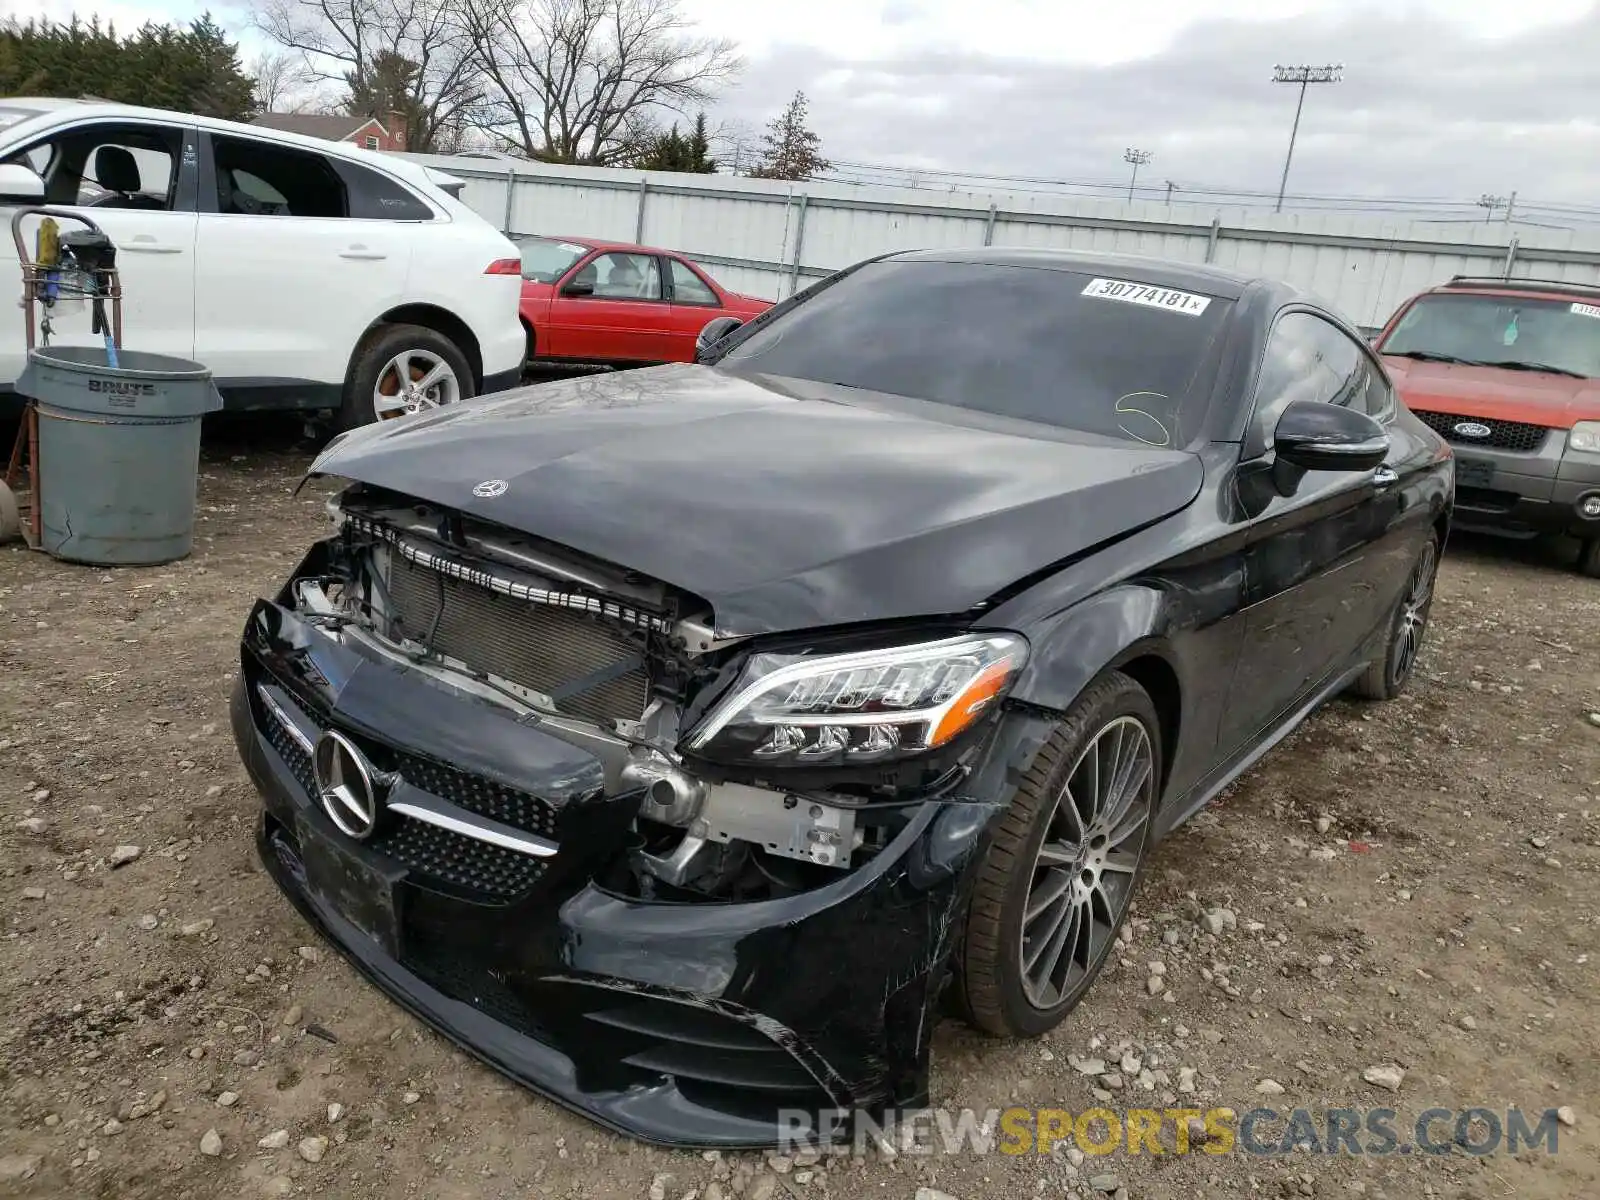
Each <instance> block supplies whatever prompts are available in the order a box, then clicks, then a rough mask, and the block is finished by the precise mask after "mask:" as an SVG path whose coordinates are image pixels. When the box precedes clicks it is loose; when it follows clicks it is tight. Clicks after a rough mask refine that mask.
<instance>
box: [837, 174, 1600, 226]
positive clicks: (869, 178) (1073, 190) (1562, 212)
mask: <svg viewBox="0 0 1600 1200" xmlns="http://www.w3.org/2000/svg"><path fill="white" fill-rule="evenodd" d="M833 167H834V169H833V171H831V172H830V173H829V176H828V177H830V178H834V179H837V180H838V181H840V182H851V183H863V184H868V183H871V184H879V185H884V186H901V187H903V186H906V184H905V182H904V180H903V179H901V178H898V177H901V176H915V177H918V178H923V179H933V180H942V181H946V182H941V183H939V184H938V190H940V191H951V190H956V189H957V188H958V187H960V186H963V185H965V186H967V187H972V188H982V187H990V186H992V185H997V184H1003V185H1007V186H1006V190H1008V191H1016V192H1031V193H1035V194H1044V195H1060V194H1062V193H1063V191H1065V192H1066V194H1069V195H1072V194H1084V193H1088V194H1089V195H1090V196H1091V197H1092V195H1093V194H1095V193H1100V192H1112V191H1116V192H1121V193H1123V194H1124V195H1126V194H1127V191H1128V184H1127V183H1126V182H1124V183H1117V182H1112V181H1108V180H1095V179H1072V178H1052V177H1048V176H1038V175H1014V174H1002V173H997V172H988V171H980V170H959V169H952V168H939V167H906V166H901V165H898V164H894V163H862V162H850V161H835V162H834V164H833ZM873 176H878V178H873ZM884 176H889V177H891V178H888V179H885V178H883V177H884ZM949 181H955V182H954V184H952V183H951V182H949ZM1029 185H1032V186H1029ZM1174 186H1175V187H1176V186H1177V185H1174ZM924 190H928V189H926V188H925V189H924ZM1133 190H1134V193H1135V195H1136V196H1140V195H1142V196H1149V197H1150V198H1152V199H1163V200H1166V199H1170V193H1169V192H1168V191H1167V190H1166V188H1165V185H1164V184H1163V185H1146V186H1143V187H1140V186H1135V187H1134V189H1133ZM1181 190H1182V192H1183V194H1184V198H1185V200H1187V201H1189V202H1191V203H1192V202H1197V201H1201V202H1217V201H1225V202H1227V203H1228V204H1230V205H1231V206H1235V207H1241V208H1257V207H1264V206H1266V205H1268V204H1272V205H1274V206H1275V193H1272V192H1264V191H1259V190H1255V189H1250V188H1238V187H1227V186H1225V185H1202V184H1193V183H1186V184H1183V185H1182V189H1181ZM1283 200H1284V202H1285V203H1293V204H1295V205H1296V206H1297V207H1300V208H1305V209H1311V210H1315V211H1345V212H1357V211H1392V212H1397V213H1405V212H1407V210H1424V209H1426V210H1440V211H1445V212H1450V213H1459V214H1463V215H1466V214H1471V213H1472V212H1473V211H1474V209H1475V208H1477V207H1479V205H1478V201H1477V200H1475V199H1467V198H1462V197H1460V196H1437V195H1436V196H1416V195H1388V196H1385V195H1374V194H1370V193H1369V194H1354V193H1347V194H1332V193H1320V192H1299V193H1297V192H1285V193H1284V196H1283ZM1507 204H1508V207H1509V206H1510V202H1509V201H1508V202H1507ZM1515 212H1516V214H1518V215H1519V216H1522V218H1523V221H1522V223H1524V224H1527V223H1530V222H1528V221H1527V220H1526V217H1527V216H1531V215H1535V214H1543V215H1546V216H1559V217H1573V218H1587V219H1591V220H1600V206H1595V205H1584V204H1574V203H1570V202H1557V201H1545V202H1540V201H1536V200H1529V199H1525V198H1523V197H1521V196H1520V195H1519V196H1517V199H1516V202H1515ZM1417 215H1420V213H1419V214H1417Z"/></svg>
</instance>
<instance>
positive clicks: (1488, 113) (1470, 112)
mask: <svg viewBox="0 0 1600 1200" xmlns="http://www.w3.org/2000/svg"><path fill="white" fill-rule="evenodd" d="M1307 61H1309V62H1313V63H1322V62H1330V61H1331V62H1339V61H1342V62H1344V63H1345V76H1344V82H1342V83H1339V84H1335V85H1312V86H1311V88H1310V89H1309V90H1308V93H1307V96H1306V103H1305V110H1304V114H1303V117H1302V120H1301V126H1300V133H1299V138H1298V140H1297V142H1296V145H1295V154H1294V164H1293V172H1292V175H1291V179H1290V191H1291V192H1292V193H1314V194H1343V195H1349V194H1352V193H1358V194H1373V195H1387V196H1408V197H1456V198H1461V199H1471V198H1472V197H1476V196H1477V195H1479V194H1480V193H1482V192H1492V193H1497V194H1501V195H1504V194H1506V193H1508V192H1510V191H1512V190H1516V191H1518V192H1519V194H1520V196H1521V197H1523V198H1526V199H1529V200H1540V201H1562V202H1568V203H1582V204H1595V203H1596V202H1597V201H1600V197H1597V195H1596V187H1595V181H1596V170H1595V166H1594V164H1596V163H1600V123H1597V120H1596V117H1597V116H1600V71H1596V69H1595V66H1594V64H1595V63H1596V62H1597V61H1600V10H1591V11H1589V12H1588V13H1587V14H1586V15H1583V16H1581V17H1580V18H1578V19H1575V20H1572V21H1569V22H1567V23H1564V24H1560V25H1554V26H1545V27H1539V28H1532V29H1525V30H1522V31H1520V32H1516V33H1513V34H1510V35H1507V36H1504V37H1500V38H1488V37H1484V36H1480V35H1476V34H1474V33H1472V32H1471V31H1470V30H1469V29H1468V28H1467V27H1464V26H1463V25H1461V24H1459V23H1456V22H1454V21H1451V20H1446V19H1443V18H1442V17H1439V16H1437V15H1429V14H1428V13H1427V12H1425V11H1421V12H1419V11H1417V10H1401V11H1400V12H1399V13H1394V12H1390V13H1388V14H1385V13H1381V12H1380V13H1376V14H1375V13H1373V12H1370V11H1369V12H1365V13H1359V14H1349V15H1345V16H1329V15H1315V14H1313V15H1308V16H1299V17H1292V18H1288V19H1282V20H1275V21H1244V20H1228V21H1209V22H1204V23H1200V24H1196V25H1192V26H1189V27H1188V28H1186V29H1184V30H1182V31H1181V33H1180V34H1178V36H1176V37H1175V38H1174V39H1173V41H1172V42H1171V44H1170V45H1168V46H1166V47H1165V48H1163V49H1162V50H1160V51H1159V52H1157V53H1154V54H1151V55H1149V56H1147V57H1143V58H1137V59H1133V60H1130V61H1123V62H1116V63H1108V64H1099V65H1097V64H1088V63H1070V62H1067V63H1063V62H1042V61H1039V60H1037V59H1031V58H1023V57H1020V56H1015V57H1007V56H999V55H994V54H988V53H981V52H976V51H970V50H959V49H937V48H930V49H924V50H916V51H907V52H905V53H901V54H895V55H889V56H877V57H873V58H871V59H856V58H852V57H850V56H849V55H848V54H844V53H839V52H835V51H829V50H826V49H822V48H818V47H814V46H795V45H786V46H778V47H776V48H775V49H773V50H772V51H770V52H769V53H767V54H764V55H762V56H759V57H756V58H754V59H753V60H752V62H751V63H750V66H749V70H748V72H747V74H746V76H745V78H744V80H743V81H742V82H741V84H740V85H739V86H738V87H737V88H736V89H735V90H734V91H732V92H731V93H730V94H729V95H728V96H727V97H726V100H725V103H724V105H723V108H724V109H725V110H726V112H727V113H728V115H731V116H734V117H740V118H744V119H746V120H750V121H753V122H763V121H765V120H766V119H769V118H770V116H771V115H772V114H774V113H775V112H776V111H777V110H778V109H779V108H781V107H782V105H783V103H784V102H785V101H786V100H787V99H788V97H789V96H790V95H792V94H793V92H794V91H795V90H796V89H804V90H806V92H807V94H808V96H809V98H810V100H811V123H812V127H813V128H814V129H816V130H817V132H818V133H819V134H821V136H822V139H823V149H824V153H825V154H827V156H828V157H829V158H831V159H833V160H834V161H835V162H846V163H869V164H880V163H883V164H902V165H907V166H920V167H944V168H956V169H960V170H965V171H973V172H980V171H981V172H986V173H994V174H1004V175H1025V176H1031V177H1049V178H1060V179H1074V180H1100V181H1114V180H1116V179H1118V178H1120V177H1122V172H1123V170H1124V167H1123V165H1122V154H1123V151H1124V149H1125V148H1126V147H1128V146H1138V147H1141V148H1144V149H1149V150H1152V151H1154V154H1155V157H1154V161H1153V162H1152V163H1151V164H1150V166H1149V167H1147V168H1144V169H1143V172H1142V174H1143V177H1144V178H1145V179H1150V180H1153V181H1155V182H1157V183H1159V182H1160V181H1163V180H1166V179H1171V180H1174V181H1176V182H1177V183H1178V184H1179V185H1180V187H1201V186H1225V187H1229V188H1237V189H1248V190H1253V191H1259V192H1266V193H1275V191H1276V188H1277V185H1278V179H1279V173H1280V171H1281V170H1282V165H1283V155H1284V150H1285V148H1286V145H1287V142H1288V138H1289V130H1290V124H1291V122H1292V120H1293V117H1294V106H1295V99H1296V97H1295V91H1296V89H1295V88H1294V87H1293V86H1286V85H1276V84H1273V83H1271V82H1270V79H1271V72H1272V67H1273V65H1274V64H1275V63H1279V62H1307ZM1520 206H1521V201H1519V207H1520Z"/></svg>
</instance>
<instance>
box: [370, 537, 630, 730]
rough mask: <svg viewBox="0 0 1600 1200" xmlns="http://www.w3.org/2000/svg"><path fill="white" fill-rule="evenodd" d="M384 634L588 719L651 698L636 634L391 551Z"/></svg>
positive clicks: (624, 711) (612, 715)
mask: <svg viewBox="0 0 1600 1200" xmlns="http://www.w3.org/2000/svg"><path fill="white" fill-rule="evenodd" d="M385 582H386V585H387V589H388V598H389V606H390V617H391V621H392V628H391V630H390V633H391V635H393V636H396V637H401V638H407V639H410V640H412V641H416V642H420V643H422V644H423V645H425V646H428V647H430V648H431V649H433V650H434V651H436V652H437V653H439V654H442V655H444V656H446V657H448V658H453V659H456V660H457V661H459V662H462V663H465V664H466V665H467V666H468V667H470V668H472V669H473V670H476V671H482V672H484V673H485V674H489V675H496V676H499V677H500V678H502V679H508V680H510V681H511V682H512V683H515V684H520V685H521V686H522V687H526V688H531V689H532V690H534V691H536V692H539V693H541V694H543V695H547V696H550V697H551V698H552V699H553V700H554V701H555V704H556V707H557V708H559V709H561V710H562V711H563V712H567V713H571V714H572V715H573V716H577V717H585V718H588V719H589V720H597V721H605V720H623V721H637V720H638V719H639V718H640V717H641V716H642V715H643V714H644V709H645V704H646V703H647V701H648V698H649V686H650V685H649V678H648V676H647V675H646V673H645V668H644V658H643V641H642V636H630V634H629V632H628V631H626V630H625V629H624V628H623V627H622V626H621V625H619V624H618V623H617V622H615V621H612V620H609V619H607V618H605V617H602V616H597V615H595V614H593V613H588V612H581V611H578V610H576V609H572V608H563V607H559V606H556V605H550V604H538V603H535V602H533V601H529V600H520V599H516V598H514V597H511V596H502V595H500V594H499V593H498V592H493V591H490V590H489V589H488V588H486V587H482V586H479V585H478V584H476V583H471V582H468V581H466V580H462V579H456V578H454V577H453V576H450V575H446V574H443V573H441V572H439V571H435V570H432V569H430V568H428V567H423V566H419V565H417V564H416V563H413V562H411V561H410V560H409V559H407V558H406V557H404V555H402V554H400V553H399V552H394V553H391V554H390V555H389V570H388V573H387V578H386V581H385Z"/></svg>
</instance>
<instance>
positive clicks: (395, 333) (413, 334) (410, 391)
mask: <svg viewBox="0 0 1600 1200" xmlns="http://www.w3.org/2000/svg"><path fill="white" fill-rule="evenodd" d="M476 390H477V389H476V385H475V382H474V380H473V377H472V368H471V367H470V366H469V365H468V363H467V358H466V355H464V354H463V353H462V352H461V350H460V349H459V348H458V347H457V346H456V344H455V343H454V342H452V341H451V340H450V339H449V338H447V337H445V336H444V334H442V333H440V332H438V330H435V329H429V328H427V327H426V326H423V325H379V326H378V327H377V328H376V329H374V330H373V331H372V332H371V333H369V334H368V335H367V337H366V339H365V340H364V341H363V342H362V343H361V345H360V346H359V347H358V348H357V350H356V354H355V358H354V360H353V361H352V362H351V364H350V374H349V376H348V377H347V378H346V380H345V386H344V403H343V405H342V407H341V408H340V411H339V425H340V428H342V429H354V428H355V427H357V426H359V425H369V424H371V423H372V422H374V421H387V420H393V419H395V418H397V417H403V416H408V415H410V414H412V413H417V412H424V411H427V410H429V409H434V408H442V407H444V406H446V405H449V404H458V403H460V402H461V401H463V400H469V399H471V398H472V396H473V395H474V394H475V393H476Z"/></svg>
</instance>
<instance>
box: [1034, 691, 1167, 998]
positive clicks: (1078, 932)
mask: <svg viewBox="0 0 1600 1200" xmlns="http://www.w3.org/2000/svg"><path fill="white" fill-rule="evenodd" d="M1155 784H1156V781H1155V751H1154V747H1153V746H1152V744H1151V741H1150V732H1149V730H1148V729H1146V728H1145V725H1144V723H1143V722H1142V721H1140V720H1139V719H1138V718H1137V717H1129V716H1124V717H1117V718H1116V719H1115V720H1113V721H1110V722H1108V723H1107V724H1106V725H1104V726H1103V727H1102V728H1101V729H1100V730H1099V732H1097V733H1096V734H1095V735H1094V737H1093V738H1092V739H1090V741H1089V744H1088V746H1087V747H1085V749H1084V751H1083V753H1082V754H1081V755H1079V757H1078V761H1077V762H1076V763H1075V764H1074V765H1073V768H1072V770H1071V772H1070V773H1069V774H1068V776H1067V782H1066V784H1065V786H1064V787H1063V788H1062V789H1061V792H1060V793H1059V794H1058V795H1057V797H1056V801H1055V808H1054V810H1053V811H1052V812H1051V814H1050V818H1049V821H1048V823H1047V825H1046V827H1045V836H1044V841H1043V842H1042V843H1041V844H1040V846H1039V852H1038V855H1037V856H1036V857H1035V859H1034V864H1033V874H1032V880H1031V882H1030V885H1029V888H1028V901H1027V906H1026V908H1025V909H1024V911H1023V917H1022V931H1021V935H1020V936H1021V938H1022V955H1021V959H1020V961H1021V963H1022V990H1023V993H1024V995H1026V996H1027V998H1028V1002H1029V1003H1030V1004H1032V1005H1033V1006H1034V1007H1035V1008H1037V1009H1051V1008H1054V1007H1056V1006H1057V1005H1059V1004H1060V1003H1062V1001H1063V1000H1065V999H1066V998H1067V997H1068V996H1069V995H1071V994H1072V993H1073V992H1074V991H1075V990H1076V989H1078V988H1079V987H1080V986H1081V985H1082V984H1083V983H1084V981H1085V980H1086V979H1087V978H1088V977H1089V976H1090V974H1091V972H1092V970H1093V968H1094V965H1095V964H1096V963H1097V962H1098V961H1099V959H1100V955H1101V953H1102V951H1104V949H1105V947H1106V945H1107V943H1109V942H1110V940H1111V939H1112V938H1114V937H1115V936H1116V932H1117V927H1118V926H1119V925H1120V924H1121V923H1122V918H1123V916H1124V915H1125V914H1126V912H1127V910H1128V903H1129V901H1130V900H1131V899H1132V897H1133V883H1134V876H1135V874H1136V873H1137V872H1138V869H1139V860H1140V858H1141V856H1142V855H1143V852H1144V843H1145V837H1144V829H1145V826H1146V824H1147V823H1148V822H1149V820H1150V814H1151V811H1152V809H1153V807H1154V803H1155Z"/></svg>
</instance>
